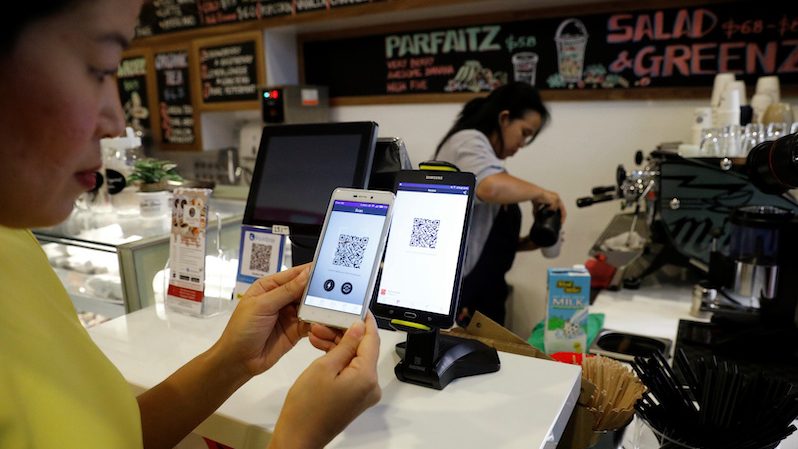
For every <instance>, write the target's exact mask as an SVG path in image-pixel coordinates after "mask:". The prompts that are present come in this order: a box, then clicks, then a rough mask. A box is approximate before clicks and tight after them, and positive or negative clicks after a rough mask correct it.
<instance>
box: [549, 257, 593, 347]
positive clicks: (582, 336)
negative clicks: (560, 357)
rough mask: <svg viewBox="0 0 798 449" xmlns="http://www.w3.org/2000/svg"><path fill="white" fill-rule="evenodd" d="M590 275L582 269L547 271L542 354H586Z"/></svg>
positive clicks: (553, 269) (578, 267) (576, 267)
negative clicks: (544, 347)
mask: <svg viewBox="0 0 798 449" xmlns="http://www.w3.org/2000/svg"><path fill="white" fill-rule="evenodd" d="M589 305H590V273H589V272H588V271H587V269H586V268H585V267H584V266H575V267H573V268H549V270H548V306H547V308H546V326H545V331H544V345H545V346H546V353H547V354H553V353H555V352H587V315H588V306H589Z"/></svg>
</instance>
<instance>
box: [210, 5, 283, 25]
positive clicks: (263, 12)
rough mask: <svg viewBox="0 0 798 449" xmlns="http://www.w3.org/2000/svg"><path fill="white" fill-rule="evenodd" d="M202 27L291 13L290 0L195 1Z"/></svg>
mask: <svg viewBox="0 0 798 449" xmlns="http://www.w3.org/2000/svg"><path fill="white" fill-rule="evenodd" d="M197 7H198V8H199V15H200V20H201V22H202V24H203V25H206V26H210V25H221V24H225V23H235V22H245V21H248V20H259V19H264V18H267V17H276V16H285V15H291V14H292V13H293V3H292V1H291V0H225V1H221V0H197Z"/></svg>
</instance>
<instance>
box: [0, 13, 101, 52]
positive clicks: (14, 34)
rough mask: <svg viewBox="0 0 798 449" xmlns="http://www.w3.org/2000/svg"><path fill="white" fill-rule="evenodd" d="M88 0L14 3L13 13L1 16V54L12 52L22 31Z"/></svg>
mask: <svg viewBox="0 0 798 449" xmlns="http://www.w3.org/2000/svg"><path fill="white" fill-rule="evenodd" d="M83 1H87V0H37V1H26V2H14V8H13V12H12V11H7V12H6V13H4V14H0V16H2V18H0V54H2V55H6V54H8V52H10V51H11V50H12V49H13V48H14V45H16V43H17V39H19V35H20V34H21V33H22V30H24V29H25V27H27V26H28V25H30V24H31V23H33V22H35V21H37V20H41V19H44V18H45V17H50V16H52V15H54V14H58V13H60V12H62V11H64V10H66V9H67V8H68V7H70V6H72V5H75V4H77V3H79V2H83Z"/></svg>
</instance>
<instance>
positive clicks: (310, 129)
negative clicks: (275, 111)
mask: <svg viewBox="0 0 798 449" xmlns="http://www.w3.org/2000/svg"><path fill="white" fill-rule="evenodd" d="M376 138H377V124H376V123H373V122H348V123H318V124H307V125H280V126H266V127H264V128H263V135H262V137H261V141H260V148H259V150H258V157H257V161H256V162H255V169H254V173H253V177H252V184H251V186H250V189H249V196H248V197H247V207H246V211H245V212H244V224H247V225H255V226H274V225H276V224H277V225H285V226H288V227H289V229H290V231H291V234H296V235H306V236H318V234H319V233H320V232H321V226H322V224H323V222H324V214H325V212H326V211H327V204H328V202H329V201H330V195H331V194H332V191H333V190H334V189H335V188H336V187H354V188H366V186H367V185H368V182H369V174H370V168H371V165H372V160H373V157H374V146H375V143H376Z"/></svg>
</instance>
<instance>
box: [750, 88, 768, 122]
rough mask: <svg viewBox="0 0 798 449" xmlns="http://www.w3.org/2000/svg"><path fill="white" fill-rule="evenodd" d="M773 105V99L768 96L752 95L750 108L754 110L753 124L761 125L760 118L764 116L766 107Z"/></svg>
mask: <svg viewBox="0 0 798 449" xmlns="http://www.w3.org/2000/svg"><path fill="white" fill-rule="evenodd" d="M771 104H773V97H771V96H770V95H768V94H754V96H753V97H751V108H752V109H753V110H754V118H753V120H752V121H753V122H754V123H762V117H764V115H765V111H767V109H768V106H770V105H771Z"/></svg>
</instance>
